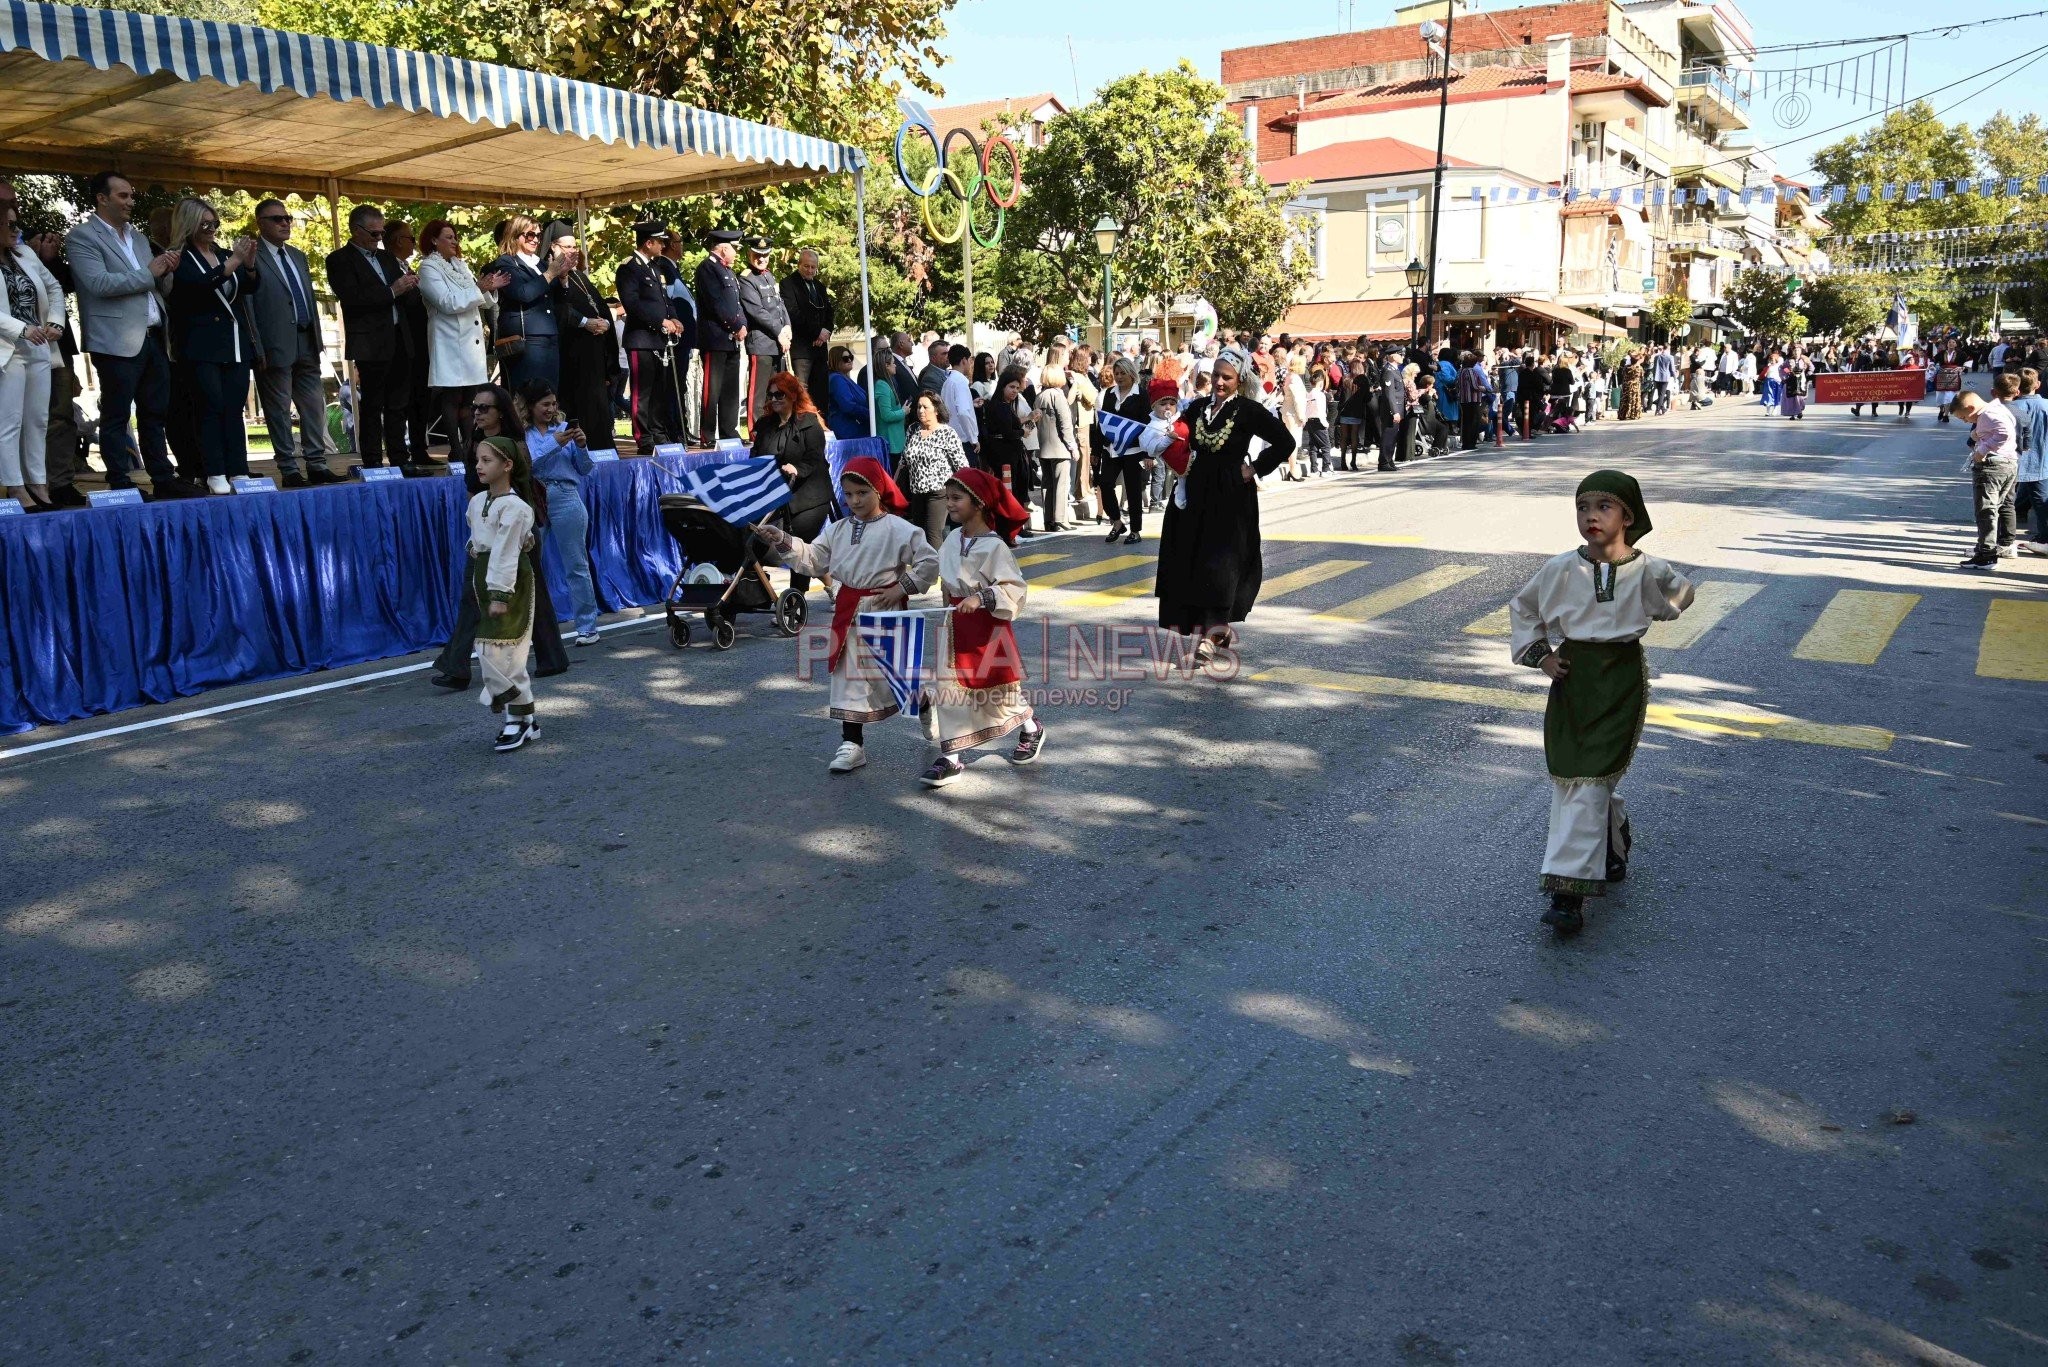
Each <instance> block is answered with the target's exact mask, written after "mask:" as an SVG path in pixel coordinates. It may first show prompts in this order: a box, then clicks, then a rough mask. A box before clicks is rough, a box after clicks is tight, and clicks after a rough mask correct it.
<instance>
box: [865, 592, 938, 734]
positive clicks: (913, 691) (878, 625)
mask: <svg viewBox="0 0 2048 1367" xmlns="http://www.w3.org/2000/svg"><path fill="white" fill-rule="evenodd" d="M951 611H952V609H951V608H910V609H907V610H905V611H902V612H859V613H855V614H854V618H853V630H854V633H855V634H856V635H858V636H859V637H860V643H861V644H862V645H863V646H866V647H867V651H868V658H869V659H870V660H872V661H874V666H875V668H877V669H879V670H880V671H881V672H882V679H883V681H884V682H885V683H887V684H888V685H889V692H890V693H891V694H892V695H893V696H894V697H895V699H896V705H897V706H898V707H900V708H902V709H903V715H904V716H906V717H914V716H916V715H917V714H918V704H919V702H920V701H921V700H922V698H923V696H924V688H925V685H926V684H928V683H930V682H931V681H932V677H933V662H932V657H933V651H932V650H931V649H930V648H929V647H931V646H932V645H934V644H935V643H936V641H937V639H938V634H939V622H940V620H941V619H943V618H944V617H945V615H946V614H947V613H948V612H951Z"/></svg>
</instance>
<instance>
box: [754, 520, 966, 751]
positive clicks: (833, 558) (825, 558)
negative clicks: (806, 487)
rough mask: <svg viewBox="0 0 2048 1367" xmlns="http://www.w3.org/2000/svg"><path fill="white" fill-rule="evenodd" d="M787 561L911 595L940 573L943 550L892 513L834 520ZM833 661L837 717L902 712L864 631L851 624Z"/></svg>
mask: <svg viewBox="0 0 2048 1367" xmlns="http://www.w3.org/2000/svg"><path fill="white" fill-rule="evenodd" d="M782 563H783V564H784V565H786V566H788V567H789V568H790V569H791V570H792V571H794V572H795V573H797V574H809V575H815V576H818V577H821V578H822V577H824V576H827V575H829V576H831V578H832V579H833V580H834V581H835V582H837V583H838V584H839V585H840V587H841V588H854V589H867V590H872V591H873V592H875V593H880V592H881V591H882V590H884V589H887V588H890V587H892V586H894V587H899V588H901V589H902V590H903V592H904V595H905V596H906V597H910V596H915V595H917V594H920V593H923V592H924V591H925V590H926V589H928V588H930V587H931V586H932V584H933V583H934V582H935V581H936V580H937V579H938V577H939V553H938V552H937V551H935V550H933V549H932V544H931V542H929V541H927V540H925V536H924V530H923V529H922V528H920V527H913V526H911V525H910V524H909V523H908V522H905V521H904V520H903V519H902V518H900V517H896V516H894V515H893V514H887V513H885V514H883V515H882V516H881V517H878V518H876V519H875V520H874V521H872V522H862V521H860V520H858V519H856V518H845V519H842V520H840V521H838V522H834V523H833V524H832V525H831V526H829V527H827V528H826V529H825V532H824V535H822V536H820V537H819V538H818V539H817V540H816V541H803V540H794V541H792V542H791V544H790V547H789V549H788V550H786V551H784V552H783V553H782ZM862 605H863V606H867V605H868V600H867V599H865V598H864V599H863V600H862ZM832 665H833V669H832V717H833V719H834V720H835V721H851V722H870V721H881V720H883V719H884V718H887V717H892V716H894V715H896V712H897V710H898V709H897V706H896V697H895V695H894V694H893V693H891V692H890V691H889V684H888V682H887V680H885V679H884V678H883V677H882V671H881V669H880V668H879V667H877V666H876V665H875V664H874V662H873V661H871V660H869V659H868V654H867V647H865V646H863V645H862V644H861V643H860V633H859V632H857V631H854V630H853V629H852V628H851V627H849V628H848V629H847V632H846V643H845V645H844V646H842V647H841V649H840V655H839V658H837V659H835V660H833V661H832Z"/></svg>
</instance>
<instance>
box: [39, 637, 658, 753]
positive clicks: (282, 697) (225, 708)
mask: <svg viewBox="0 0 2048 1367" xmlns="http://www.w3.org/2000/svg"><path fill="white" fill-rule="evenodd" d="M666 620H667V619H666V618H665V617H642V618H637V619H635V620H633V621H629V622H605V623H602V624H600V625H599V627H598V628H597V629H598V630H599V631H631V630H633V629H634V628H636V627H649V626H659V625H661V624H662V623H663V622H665V621H666ZM433 667H434V662H433V661H432V660H426V661H423V662H421V663H419V664H416V665H399V666H398V667H397V668H396V669H380V670H377V671H376V672H375V673H371V674H355V675H351V676H350V677H348V678H346V679H330V680H328V681H327V682H326V683H317V684H307V685H306V686H305V687H303V688H291V689H286V690H285V691H284V692H282V693H266V694H264V695H263V696H262V697H260V698H242V699H240V700H239V701H236V702H224V703H220V704H218V705H216V706H213V707H202V708H199V709H198V710H196V711H192V712H180V713H179V714H178V715H177V716H175V717H152V718H150V719H149V720H148V721H136V722H129V723H128V724H127V725H126V726H109V727H106V728H105V729H103V730H99V731H90V732H87V733H86V734H84V735H82V736H63V737H60V738H59V739H57V740H45V741H38V742H36V743H35V744H34V745H17V746H16V747H14V748H13V749H12V750H0V763H5V762H6V761H8V760H10V759H22V758H25V757H26V756H29V755H34V754H40V753H42V752H43V751H45V750H61V749H63V748H64V747H65V746H67V745H83V744H85V743H86V742H87V741H92V740H107V739H109V738H111V737H114V736H129V735H133V734H134V733H136V732H137V731H154V730H156V729H157V728H158V727H159V726H176V725H177V724H178V723H179V722H185V721H198V720H200V719H201V718H203V717H218V716H221V715H223V714H225V713H228V712H240V711H242V710H244V709H245V708H250V707H262V706H264V705H265V704H267V703H274V702H289V701H290V700H291V699H293V698H303V697H306V696H308V695H309V694H313V693H328V692H331V691H333V690H334V689H337V688H354V687H355V686H356V685H357V684H366V683H375V682H377V681H378V680H379V679H395V678H397V677H399V676H400V675H401V674H417V673H419V672H420V671H421V670H422V669H432V668H433Z"/></svg>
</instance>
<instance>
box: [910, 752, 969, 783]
mask: <svg viewBox="0 0 2048 1367" xmlns="http://www.w3.org/2000/svg"><path fill="white" fill-rule="evenodd" d="M966 777H967V766H966V765H964V764H962V763H961V762H960V761H959V760H957V759H954V758H952V757H951V756H949V755H941V756H940V757H939V758H937V759H935V760H933V761H932V763H931V767H930V768H928V769H926V770H925V771H924V772H923V773H921V774H919V775H918V776H917V781H918V782H919V783H922V784H923V785H924V786H925V787H927V788H944V787H947V786H948V785H950V784H954V783H958V782H959V781H960V780H961V779H963V778H966Z"/></svg>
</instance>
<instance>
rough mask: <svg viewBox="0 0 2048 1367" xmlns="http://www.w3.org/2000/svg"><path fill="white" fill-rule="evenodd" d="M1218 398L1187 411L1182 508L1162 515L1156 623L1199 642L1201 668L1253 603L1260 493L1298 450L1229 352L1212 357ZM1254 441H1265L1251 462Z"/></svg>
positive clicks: (1245, 366) (1243, 364)
mask: <svg viewBox="0 0 2048 1367" xmlns="http://www.w3.org/2000/svg"><path fill="white" fill-rule="evenodd" d="M1214 376H1215V378H1214V392H1213V393H1212V394H1211V395H1210V396H1209V397H1208V398H1206V399H1196V400H1195V401H1194V402H1193V403H1191V404H1189V405H1188V407H1187V411H1186V412H1185V413H1184V414H1182V419H1183V420H1184V421H1185V422H1186V423H1187V427H1188V444H1189V445H1190V446H1191V447H1193V448H1194V450H1193V463H1192V464H1191V465H1189V466H1188V468H1187V473H1186V474H1185V475H1184V476H1182V478H1181V481H1180V487H1181V488H1183V489H1185V490H1186V491H1187V493H1186V497H1185V500H1184V501H1183V499H1182V498H1180V497H1178V496H1176V497H1175V499H1174V501H1173V502H1172V503H1169V504H1168V505H1167V508H1166V518H1165V523H1164V526H1163V528H1162V529H1161V531H1160V533H1159V576H1158V579H1157V581H1156V589H1157V592H1158V595H1159V625H1160V626H1162V627H1165V628H1167V629H1168V630H1170V631H1175V632H1179V633H1180V634H1181V635H1183V636H1195V635H1199V636H1200V637H1201V640H1200V641H1199V642H1197V643H1196V645H1195V660H1196V662H1197V663H1198V664H1207V663H1208V662H1209V660H1210V658H1211V657H1212V656H1213V655H1214V654H1215V651H1216V648H1217V647H1218V646H1221V645H1227V644H1228V643H1229V641H1230V638H1231V629H1230V624H1231V623H1232V622H1242V621H1243V620H1244V619H1245V618H1246V617H1248V616H1249V615H1250V614H1251V610H1252V604H1253V603H1255V602H1257V601H1258V597H1259V584H1260V582H1261V580H1262V578H1263V576H1264V566H1263V562H1262V561H1261V559H1260V550H1259V486H1258V484H1257V483H1256V480H1257V479H1258V478H1259V477H1260V476H1263V475H1269V474H1271V473H1272V472H1273V471H1274V470H1276V469H1278V468H1279V466H1280V464H1281V462H1283V461H1285V460H1286V459H1287V457H1288V456H1290V455H1291V454H1293V452H1294V436H1293V434H1292V433H1290V432H1289V431H1288V430H1287V427H1286V424H1284V423H1282V422H1281V421H1280V419H1279V418H1278V417H1277V416H1275V415H1274V413H1273V412H1272V410H1270V409H1268V408H1267V407H1265V405H1263V404H1261V403H1259V402H1258V401H1257V399H1255V398H1253V397H1249V396H1248V395H1247V394H1246V392H1245V389H1244V386H1245V385H1247V384H1250V385H1252V386H1254V387H1256V384H1257V376H1258V372H1257V371H1256V370H1255V369H1253V366H1252V360H1251V358H1250V357H1249V356H1247V355H1246V354H1245V353H1244V352H1243V351H1240V350H1238V349H1237V348H1235V347H1232V348H1231V349H1229V350H1227V351H1225V352H1223V353H1222V354H1221V355H1219V356H1218V357H1217V358H1216V368H1215V372H1214ZM1254 437H1257V438H1260V439H1262V440H1263V441H1264V442H1265V443H1266V449H1265V450H1263V451H1261V452H1260V453H1259V455H1258V459H1257V460H1256V461H1254V460H1253V458H1252V455H1251V443H1252V439H1253V438H1254Z"/></svg>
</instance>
